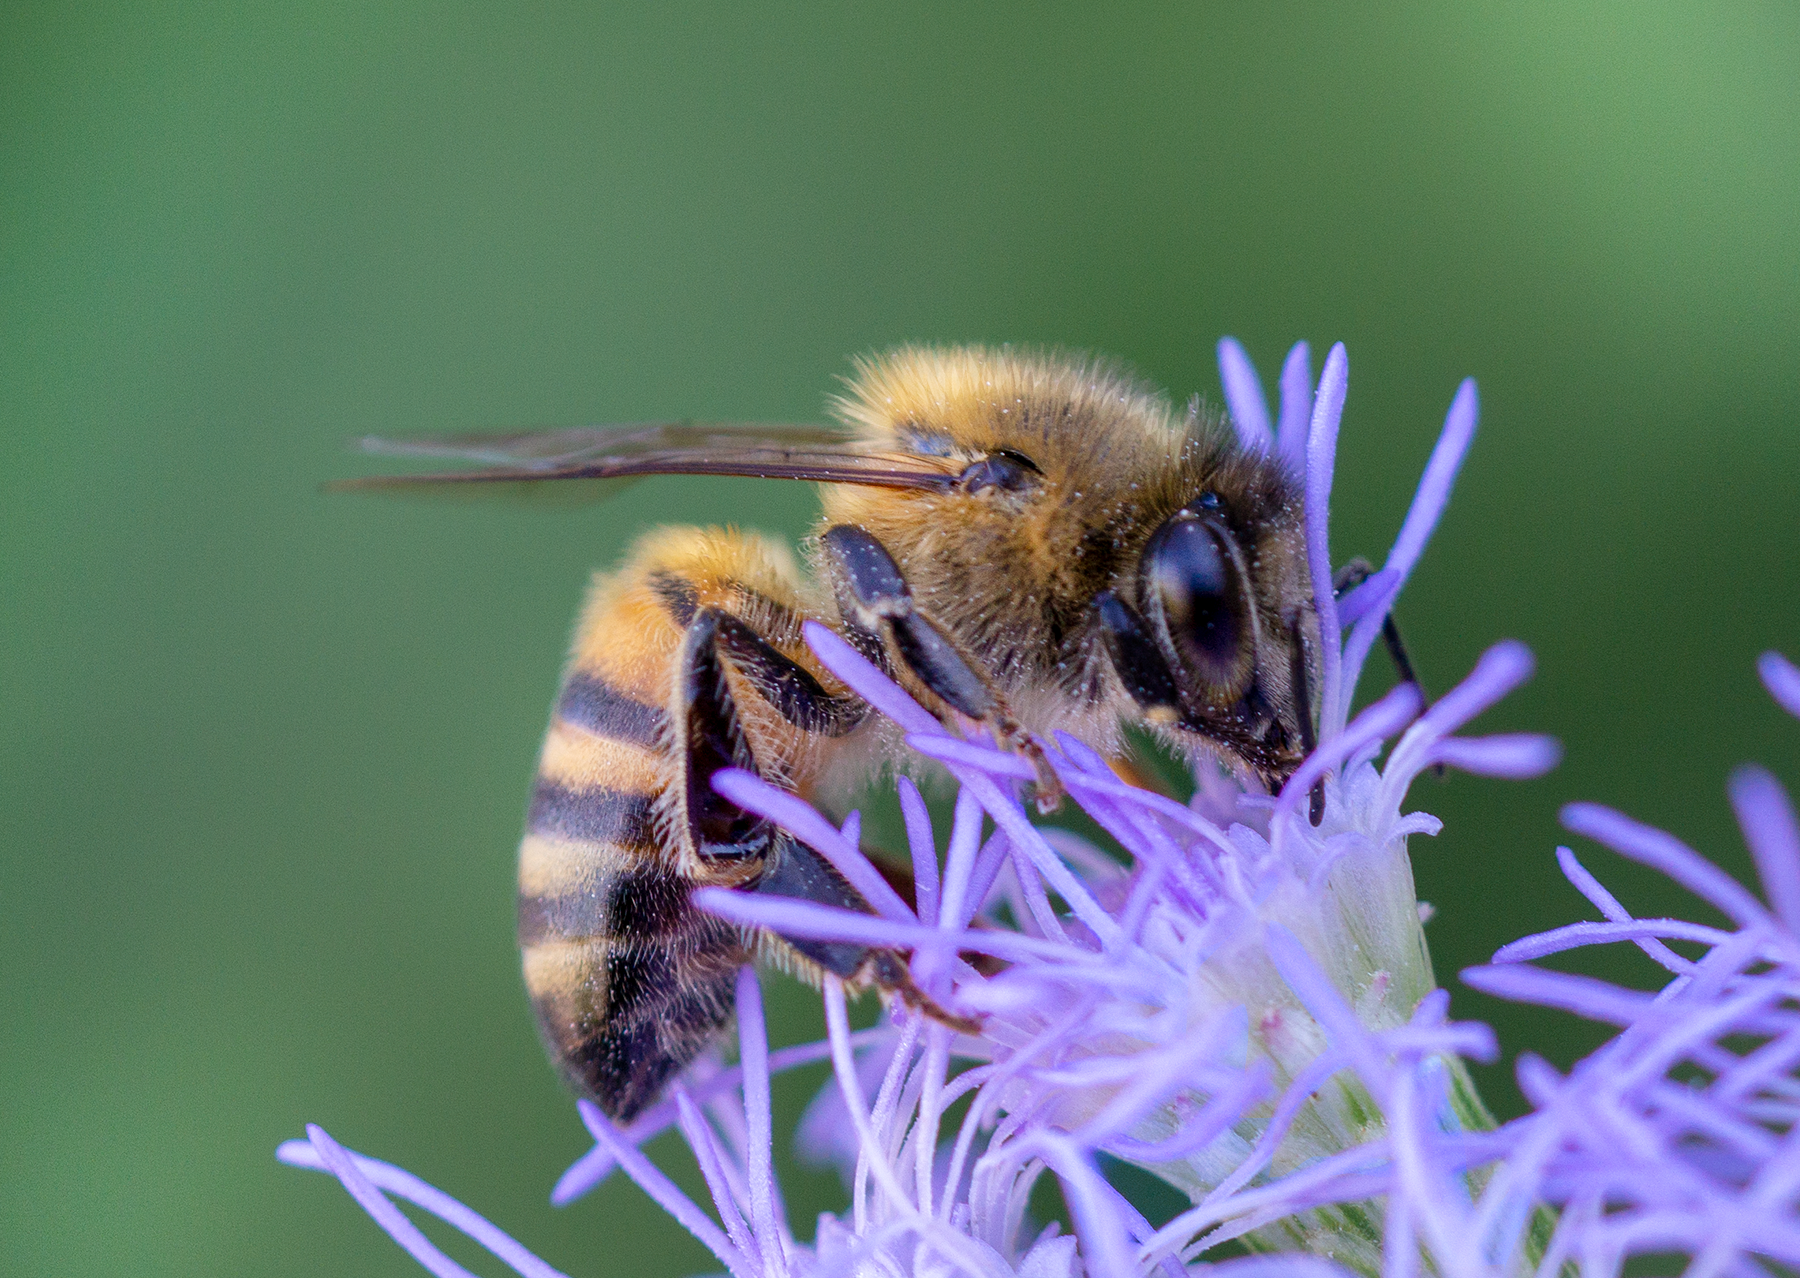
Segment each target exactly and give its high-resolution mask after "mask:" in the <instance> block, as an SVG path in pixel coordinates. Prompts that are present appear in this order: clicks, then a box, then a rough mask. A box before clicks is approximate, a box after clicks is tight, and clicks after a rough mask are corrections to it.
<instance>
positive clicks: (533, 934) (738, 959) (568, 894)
mask: <svg viewBox="0 0 1800 1278" xmlns="http://www.w3.org/2000/svg"><path fill="white" fill-rule="evenodd" d="M772 572H773V573H774V574H775V575H774V579H773V580H771V581H758V580H757V577H759V576H769V575H771V573H772ZM746 576H748V577H749V580H750V581H752V582H753V583H754V584H755V585H756V587H757V588H758V590H759V592H767V591H768V590H770V589H780V590H781V591H782V592H783V593H784V594H791V587H788V586H787V584H786V583H785V582H784V581H782V580H781V579H780V576H779V570H778V569H777V568H776V567H775V565H772V564H770V563H769V561H768V558H767V555H766V554H765V552H763V551H761V549H760V548H759V547H758V545H757V544H756V543H754V542H750V541H748V540H747V539H743V538H738V537H732V536H728V535H707V534H702V533H700V532H699V531H698V530H669V531H664V532H661V533H658V534H656V535H654V536H653V537H651V538H649V539H647V540H646V541H645V542H644V543H643V544H642V545H641V547H640V551H639V554H638V556H637V558H636V562H634V563H633V564H630V565H628V566H627V567H626V568H625V569H624V570H622V571H621V572H619V573H617V574H615V575H613V576H611V577H606V578H600V579H598V580H597V581H596V582H595V585H594V588H593V590H592V592H591V593H590V596H589V600H588V604H587V607H586V609H585V610H584V613H583V616H582V619H581V622H580V624H579V626H578V628H577V631H576V636H575V645H574V652H573V654H572V657H571V661H570V667H569V671H568V673H567V675H566V676H565V679H564V683H563V687H562V691H561V693H560V695H559V697H558V700H557V705H556V711H555V714H554V716H553V717H552V720H551V724H550V730H549V733H548V735H547V736H546V738H545V741H544V749H543V754H542V757H541V759H540V761H539V764H538V773H537V778H536V780H535V782H534V788H533V793H532V800H531V808H530V813H529V815H528V817H527V819H526V833H525V838H524V841H523V842H522V843H521V844H520V847H519V945H520V949H521V952H522V957H523V961H524V970H525V986H526V990H527V992H528V993H529V994H530V996H531V1002H532V1007H533V1010H534V1011H535V1012H536V1015H537V1021H538V1027H539V1030H540V1031H541V1033H542V1035H543V1037H544V1041H545V1045H546V1046H547V1047H548V1049H549V1051H550V1053H551V1055H552V1057H553V1058H554V1059H555V1060H556V1062H557V1064H558V1066H559V1068H560V1069H561V1070H562V1072H563V1073H564V1075H565V1076H566V1077H567V1078H568V1079H569V1080H570V1082H572V1083H573V1084H574V1085H575V1086H576V1087H577V1088H579V1089H580V1090H581V1091H583V1092H585V1093H587V1094H588V1095H590V1096H592V1097H593V1098H594V1099H595V1100H596V1101H597V1102H598V1103H599V1104H600V1106H601V1108H602V1109H604V1110H605V1111H606V1112H607V1113H608V1114H609V1115H611V1116H612V1117H613V1118H615V1119H618V1120H621V1121H625V1120H629V1119H630V1118H631V1117H632V1116H633V1115H635V1114H636V1113H637V1112H638V1111H639V1110H641V1109H642V1108H644V1106H646V1105H648V1104H649V1103H650V1102H651V1101H652V1100H654V1099H655V1098H656V1096H657V1094H658V1092H659V1091H660V1090H661V1089H662V1086H663V1084H664V1083H665V1082H666V1081H667V1080H668V1078H669V1076H670V1075H671V1074H673V1073H675V1072H676V1071H678V1070H679V1069H681V1068H682V1067H683V1066H685V1065H687V1064H688V1063H689V1062H690V1061H691V1060H693V1058H694V1057H695V1056H696V1055H698V1054H699V1052H700V1051H701V1050H703V1049H704V1048H705V1046H706V1045H707V1043H708V1042H710V1041H711V1040H712V1039H713V1038H715V1037H716V1036H717V1035H718V1033H719V1031H720V1030H721V1029H722V1028H723V1027H724V1026H725V1025H726V1023H727V1022H728V1021H729V1020H730V1017H731V1012H732V986H733V981H734V977H735V974H736V971H737V968H738V967H739V966H740V965H741V964H743V963H744V962H745V961H747V959H748V958H749V957H750V954H749V951H748V949H747V948H746V938H745V936H744V934H743V933H742V932H741V931H740V930H739V929H738V928H736V927H735V926H733V925H730V924H727V923H725V922H723V921H722V920H720V919H717V918H715V917H713V916H711V915H707V914H703V913H700V912H699V911H697V910H694V909H692V908H691V907H690V906H689V904H688V893H689V892H690V891H691V890H692V888H693V887H694V886H695V882H696V880H695V879H694V878H693V877H692V865H693V862H692V858H691V857H684V847H685V844H686V839H685V835H683V834H682V833H681V822H680V821H679V820H678V819H677V818H676V814H675V809H676V807H677V802H676V801H677V798H678V796H677V795H676V794H675V793H674V789H675V787H677V786H678V785H679V783H680V777H681V775H682V772H681V760H680V759H679V758H678V757H677V755H676V753H675V752H676V751H677V750H678V749H679V748H680V746H679V745H678V743H677V740H676V737H677V735H678V734H675V733H672V732H671V730H670V727H669V719H670V710H671V706H672V705H673V704H674V703H675V701H676V698H675V697H674V695H673V692H674V687H673V684H674V678H675V672H676V668H677V665H678V662H679V656H680V651H681V647H682V637H683V631H684V629H685V627H686V625H687V623H688V621H689V619H690V618H691V617H692V615H693V611H694V607H695V602H696V599H699V600H701V601H702V602H704V603H723V602H726V600H725V598H724V597H725V596H727V595H730V594H731V593H732V591H733V590H734V589H736V588H737V586H738V584H739V583H740V582H741V581H742V580H743V579H744V578H745V577H746ZM740 593H741V592H740ZM739 606H740V607H741V601H740V602H739ZM684 869H685V870H686V871H687V872H684Z"/></svg>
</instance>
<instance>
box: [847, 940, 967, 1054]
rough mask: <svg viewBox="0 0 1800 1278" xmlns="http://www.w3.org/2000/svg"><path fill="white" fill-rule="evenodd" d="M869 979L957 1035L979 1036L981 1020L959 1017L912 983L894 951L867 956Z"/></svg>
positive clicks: (907, 969) (909, 971) (904, 962)
mask: <svg viewBox="0 0 1800 1278" xmlns="http://www.w3.org/2000/svg"><path fill="white" fill-rule="evenodd" d="M869 960H870V961H869V977H870V979H871V980H873V981H874V982H875V984H876V985H878V986H880V987H881V988H882V989H884V990H891V991H893V992H894V993H895V994H897V995H899V996H900V1001H901V1002H902V1003H905V1004H906V1005H907V1006H908V1007H910V1008H912V1009H913V1010H914V1011H915V1012H920V1013H922V1014H923V1015H925V1016H929V1017H930V1018H931V1019H932V1020H934V1021H936V1022H937V1023H938V1024H939V1025H944V1026H947V1027H949V1028H950V1029H953V1030H955V1031H956V1032H957V1033H959V1034H979V1033H981V1021H980V1019H979V1018H978V1017H974V1016H959V1015H957V1014H956V1013H955V1012H952V1011H950V1010H949V1009H948V1008H946V1007H945V1006H944V1005H943V1004H941V1003H939V1002H938V1001H937V1000H936V999H934V998H932V997H931V995H929V994H927V993H926V992H925V991H924V990H922V989H920V988H919V987H918V985H917V984H915V983H914V981H913V978H912V971H911V969H909V968H908V967H907V966H906V961H905V958H904V957H903V956H902V955H901V954H899V953H898V952H897V951H894V950H875V951H873V952H872V953H871V954H870V956H869Z"/></svg>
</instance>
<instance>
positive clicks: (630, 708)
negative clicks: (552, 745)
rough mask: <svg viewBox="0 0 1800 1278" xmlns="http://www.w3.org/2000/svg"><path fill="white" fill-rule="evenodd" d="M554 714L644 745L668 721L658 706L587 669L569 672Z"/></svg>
mask: <svg viewBox="0 0 1800 1278" xmlns="http://www.w3.org/2000/svg"><path fill="white" fill-rule="evenodd" d="M556 715H557V718H559V719H561V720H562V721H563V722H564V723H568V724H573V725H574V726H575V727H578V728H581V729H584V730H585V731H587V732H591V733H593V734H595V735H596V736H600V737H608V738H611V739H612V740H614V741H623V742H627V743H629V744H631V745H636V746H644V747H647V748H654V747H655V746H656V745H657V743H658V742H659V741H661V740H662V736H663V732H664V729H665V728H666V727H667V725H668V721H669V716H668V714H667V713H666V712H665V711H664V710H663V709H662V708H661V707H659V706H653V705H646V704H645V703H644V702H642V701H638V700H635V699H634V698H632V697H630V696H628V695H626V694H625V693H623V692H621V691H619V689H617V688H615V687H613V685H612V684H611V683H609V682H607V680H606V679H604V678H603V677H601V676H600V675H598V674H595V673H594V672H592V671H588V670H573V671H571V672H570V673H569V678H568V681H567V682H566V683H564V684H563V690H562V696H561V697H559V698H558V699H557V702H556Z"/></svg>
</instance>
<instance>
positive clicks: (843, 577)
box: [820, 524, 1062, 812]
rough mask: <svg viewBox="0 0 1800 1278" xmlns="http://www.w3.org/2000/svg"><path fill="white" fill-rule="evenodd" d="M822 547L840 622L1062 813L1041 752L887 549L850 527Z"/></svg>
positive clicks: (832, 533) (1049, 808) (1047, 806)
mask: <svg viewBox="0 0 1800 1278" xmlns="http://www.w3.org/2000/svg"><path fill="white" fill-rule="evenodd" d="M820 543H821V545H823V547H824V549H825V555H826V560H827V564H828V566H829V569H830V572H831V577H832V581H833V584H834V585H835V586H836V587H837V595H838V610H839V611H840V612H841V613H842V614H843V617H844V620H845V622H846V623H848V624H849V626H850V627H851V628H852V629H853V630H856V631H860V632H862V633H863V634H864V635H866V636H871V637H873V638H875V639H876V641H877V643H878V644H879V647H880V651H881V652H882V654H883V655H884V656H891V658H892V659H893V660H892V662H890V664H898V665H899V666H900V667H902V668H903V669H905V671H906V672H907V673H908V674H910V675H911V676H912V677H913V678H914V679H916V680H918V681H919V683H921V684H923V685H924V686H925V689H926V690H927V691H928V692H930V693H931V694H932V695H933V696H934V697H936V698H937V699H938V700H939V701H941V702H942V703H943V704H944V705H945V706H947V707H949V709H951V710H953V711H955V712H956V713H958V714H961V715H963V716H965V717H967V718H970V719H974V720H976V721H977V722H979V723H984V724H986V725H987V726H988V727H989V728H990V729H992V730H993V732H994V734H995V736H997V737H998V738H999V739H1000V740H1001V741H1003V742H1004V743H1005V744H1006V745H1008V746H1010V747H1012V748H1013V749H1014V750H1017V751H1018V752H1019V753H1020V754H1023V755H1024V756H1025V757H1026V758H1027V759H1029V760H1030V761H1031V765H1032V767H1033V769H1035V771H1036V772H1037V796H1036V798H1037V806H1038V810H1039V811H1040V812H1054V811H1055V810H1056V809H1057V808H1058V807H1060V806H1062V784H1061V783H1060V782H1059V781H1057V779H1056V773H1055V772H1054V771H1053V770H1052V769H1051V767H1050V760H1049V759H1048V758H1046V757H1045V755H1044V752H1043V749H1042V747H1040V746H1039V745H1038V744H1037V742H1035V741H1033V740H1032V739H1031V735H1030V734H1029V733H1028V732H1026V731H1025V727H1024V725H1023V724H1021V723H1020V722H1019V721H1018V719H1017V718H1015V717H1014V716H1013V713H1012V710H1011V709H1010V708H1009V707H1008V706H1007V704H1006V698H1005V697H1003V696H1002V695H1001V693H1000V690H999V689H998V688H996V687H994V685H993V681H992V680H990V679H989V678H988V677H987V675H986V674H984V673H983V672H982V670H981V666H980V663H979V662H978V661H977V660H976V659H975V658H974V657H972V656H971V655H970V654H968V653H966V652H964V651H963V650H962V648H961V646H960V645H959V644H957V643H956V641H955V640H953V639H951V638H950V636H949V635H947V634H946V633H945V632H944V630H943V629H942V628H941V627H940V626H938V625H937V623H935V622H933V621H932V620H931V618H930V617H928V616H927V615H926V614H925V613H923V612H922V611H920V610H919V608H918V606H917V605H916V604H915V603H914V602H913V597H912V591H911V589H910V588H908V586H907V584H906V578H905V577H903V576H901V575H900V567H899V565H898V564H896V563H895V562H894V557H893V556H892V555H890V554H888V552H887V547H885V546H883V545H882V544H881V543H880V542H879V541H877V540H876V539H875V538H874V537H872V536H871V535H869V534H868V533H867V532H864V531H863V530H862V529H861V528H856V527H853V526H852V525H849V524H839V525H837V526H836V527H834V528H828V529H826V531H825V535H824V536H823V537H822V538H820Z"/></svg>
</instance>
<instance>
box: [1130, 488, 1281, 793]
mask: <svg viewBox="0 0 1800 1278" xmlns="http://www.w3.org/2000/svg"><path fill="white" fill-rule="evenodd" d="M1235 522H1236V521H1234V520H1233V518H1232V516H1231V513H1230V512H1229V511H1228V509H1227V505H1226V502H1225V501H1224V500H1223V499H1222V498H1221V497H1220V496H1219V495H1218V494H1217V493H1215V492H1212V491H1206V492H1203V493H1201V494H1200V496H1199V497H1197V498H1195V499H1193V500H1191V501H1189V502H1187V503H1186V504H1185V505H1183V506H1182V507H1181V508H1180V509H1179V510H1177V511H1175V513H1174V514H1172V515H1170V516H1169V517H1168V518H1166V519H1165V520H1164V521H1163V522H1162V523H1161V524H1160V525H1159V526H1158V527H1157V528H1156V529H1155V530H1154V531H1153V532H1152V533H1151V534H1150V537H1149V539H1148V540H1147V541H1146V542H1145V543H1144V549H1143V552H1142V554H1141V556H1140V557H1139V560H1138V566H1137V580H1136V583H1135V585H1136V594H1137V600H1138V607H1137V610H1136V615H1132V614H1131V610H1129V609H1127V608H1125V607H1124V606H1123V605H1122V604H1121V603H1120V601H1119V600H1118V599H1117V597H1116V596H1113V595H1111V594H1110V592H1109V594H1108V596H1107V597H1106V598H1105V599H1104V600H1103V601H1102V605H1101V609H1100V616H1101V621H1102V623H1103V625H1104V626H1105V627H1106V628H1107V630H1108V637H1109V639H1110V640H1111V648H1112V652H1113V664H1114V666H1115V668H1117V669H1118V671H1119V674H1120V677H1121V678H1122V679H1123V680H1124V682H1125V684H1126V687H1127V689H1128V690H1129V691H1130V692H1131V694H1132V696H1133V697H1134V698H1135V699H1136V700H1137V701H1138V702H1139V704H1140V706H1141V707H1142V708H1143V710H1144V714H1145V717H1146V718H1147V719H1148V720H1150V722H1152V723H1153V724H1157V725H1158V726H1161V727H1164V728H1167V729H1170V730H1173V731H1174V732H1175V733H1177V734H1178V735H1180V736H1182V737H1185V738H1189V739H1194V738H1204V741H1205V743H1206V744H1209V745H1210V746H1211V747H1213V748H1216V749H1222V750H1223V751H1224V752H1225V753H1227V754H1229V755H1231V756H1234V757H1235V758H1236V759H1238V760H1240V761H1241V762H1243V763H1245V764H1248V765H1249V766H1250V767H1251V768H1252V769H1253V770H1255V771H1256V772H1258V773H1260V774H1261V775H1262V776H1263V777H1264V778H1265V779H1267V780H1268V781H1270V782H1271V783H1272V784H1279V783H1280V782H1281V781H1284V780H1285V779H1286V778H1287V776H1288V775H1289V774H1290V773H1292V771H1293V770H1294V768H1296V767H1298V766H1299V763H1300V760H1301V759H1303V758H1304V757H1305V755H1306V752H1307V751H1308V750H1309V749H1310V748H1311V746H1312V740H1313V721H1312V707H1311V705H1310V704H1309V703H1310V701H1311V696H1310V688H1311V683H1312V672H1311V670H1310V668H1309V664H1308V659H1307V655H1306V647H1305V644H1304V642H1303V640H1302V638H1301V633H1300V632H1301V630H1302V627H1303V623H1304V621H1305V620H1307V619H1308V618H1309V617H1310V610H1309V609H1307V608H1305V607H1304V606H1303V604H1302V603H1301V602H1300V600H1301V599H1303V596H1302V595H1300V594H1299V593H1298V592H1299V590H1300V589H1301V587H1300V579H1299V578H1297V576H1296V574H1295V572H1294V569H1295V568H1296V567H1297V566H1298V564H1299V562H1301V561H1298V560H1296V557H1295V552H1296V551H1297V549H1298V539H1297V537H1293V536H1285V535H1283V534H1282V531H1281V530H1279V529H1277V530H1275V532H1274V533H1273V534H1272V535H1271V532H1270V529H1269V527H1268V525H1267V524H1266V523H1265V524H1262V525H1259V526H1255V527H1251V528H1248V529H1246V528H1242V527H1237V526H1234V524H1235ZM1259 534H1260V540H1258V539H1257V537H1258V535H1259ZM1132 632H1135V634H1133V633H1132ZM1193 744H1196V745H1198V744H1201V743H1200V742H1199V741H1193Z"/></svg>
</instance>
